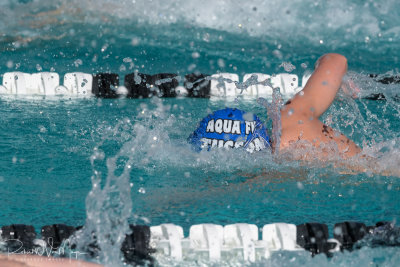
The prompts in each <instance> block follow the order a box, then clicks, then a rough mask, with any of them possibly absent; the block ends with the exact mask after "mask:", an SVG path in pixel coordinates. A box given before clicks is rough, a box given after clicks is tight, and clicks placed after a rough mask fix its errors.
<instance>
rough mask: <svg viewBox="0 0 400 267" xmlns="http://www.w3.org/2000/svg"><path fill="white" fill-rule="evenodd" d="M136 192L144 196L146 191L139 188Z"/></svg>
mask: <svg viewBox="0 0 400 267" xmlns="http://www.w3.org/2000/svg"><path fill="white" fill-rule="evenodd" d="M138 192H139V193H141V194H146V189H144V188H143V187H141V188H139V190H138Z"/></svg>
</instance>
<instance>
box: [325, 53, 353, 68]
mask: <svg viewBox="0 0 400 267" xmlns="http://www.w3.org/2000/svg"><path fill="white" fill-rule="evenodd" d="M318 61H319V63H320V64H321V63H322V62H324V63H329V64H334V65H335V66H336V67H338V68H342V69H343V71H344V72H346V71H347V58H346V57H345V56H343V55H341V54H337V53H329V54H325V55H323V56H322V57H320V59H319V60H318Z"/></svg>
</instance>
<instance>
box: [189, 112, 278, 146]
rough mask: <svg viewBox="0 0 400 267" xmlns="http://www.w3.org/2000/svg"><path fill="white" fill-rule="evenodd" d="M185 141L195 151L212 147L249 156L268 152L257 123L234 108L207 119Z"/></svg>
mask: <svg viewBox="0 0 400 267" xmlns="http://www.w3.org/2000/svg"><path fill="white" fill-rule="evenodd" d="M188 140H189V143H191V144H192V145H193V146H194V147H195V149H196V150H198V151H200V150H202V149H204V148H207V150H209V149H211V148H212V147H225V148H239V147H244V148H245V149H246V150H247V151H249V152H253V151H259V150H263V149H265V148H271V142H270V139H269V137H268V134H267V130H266V129H265V127H264V125H263V124H262V122H261V120H260V119H259V118H258V117H257V116H256V115H254V114H252V113H246V112H244V111H241V110H239V109H236V108H234V109H232V108H225V109H221V110H217V111H215V112H214V113H212V114H210V115H208V116H207V117H205V118H204V119H203V120H202V121H201V122H200V125H199V127H198V128H197V129H196V130H195V131H194V132H193V133H192V134H191V135H190V136H189V139H188Z"/></svg>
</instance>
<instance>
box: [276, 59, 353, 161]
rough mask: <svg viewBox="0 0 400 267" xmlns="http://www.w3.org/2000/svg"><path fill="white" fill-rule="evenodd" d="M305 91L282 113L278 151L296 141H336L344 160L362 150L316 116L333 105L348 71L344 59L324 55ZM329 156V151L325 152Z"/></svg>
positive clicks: (297, 95) (315, 143)
mask: <svg viewBox="0 0 400 267" xmlns="http://www.w3.org/2000/svg"><path fill="white" fill-rule="evenodd" d="M316 65H317V66H316V69H315V71H314V73H313V74H312V75H311V77H310V79H309V80H308V82H307V84H306V86H305V87H304V89H303V90H302V91H301V92H299V93H297V94H296V95H295V96H294V97H293V98H292V99H291V100H289V101H288V102H287V103H286V104H285V106H284V107H283V108H282V110H281V123H282V131H281V142H280V150H283V149H287V148H290V147H291V146H292V145H293V144H294V143H296V142H297V141H299V140H305V141H308V142H309V143H311V144H312V145H313V146H315V147H320V146H321V144H329V143H331V142H335V144H336V145H337V147H338V149H339V152H340V154H341V155H342V157H344V158H348V157H352V156H354V155H356V154H358V153H359V152H360V151H361V149H360V148H359V147H358V146H357V145H356V144H355V143H354V142H353V141H351V140H350V139H349V138H347V137H346V136H344V135H343V134H342V133H340V132H338V131H335V130H334V129H332V128H331V127H329V126H327V125H325V124H323V123H322V122H321V121H320V120H319V117H320V116H321V115H322V114H323V113H324V112H325V111H326V110H327V109H328V108H329V106H330V105H331V104H332V102H333V100H334V98H335V96H336V93H337V92H338V91H339V88H340V85H341V83H342V79H343V76H344V75H345V74H346V72H347V60H346V58H345V57H344V56H342V55H339V54H326V55H324V56H322V57H321V58H320V59H319V60H318V61H317V64H316ZM324 154H325V156H328V154H329V151H324Z"/></svg>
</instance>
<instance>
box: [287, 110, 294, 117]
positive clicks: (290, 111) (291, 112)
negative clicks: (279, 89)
mask: <svg viewBox="0 0 400 267" xmlns="http://www.w3.org/2000/svg"><path fill="white" fill-rule="evenodd" d="M293 113H294V110H293V109H292V108H291V109H289V111H288V113H287V114H288V115H289V116H292V115H293Z"/></svg>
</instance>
